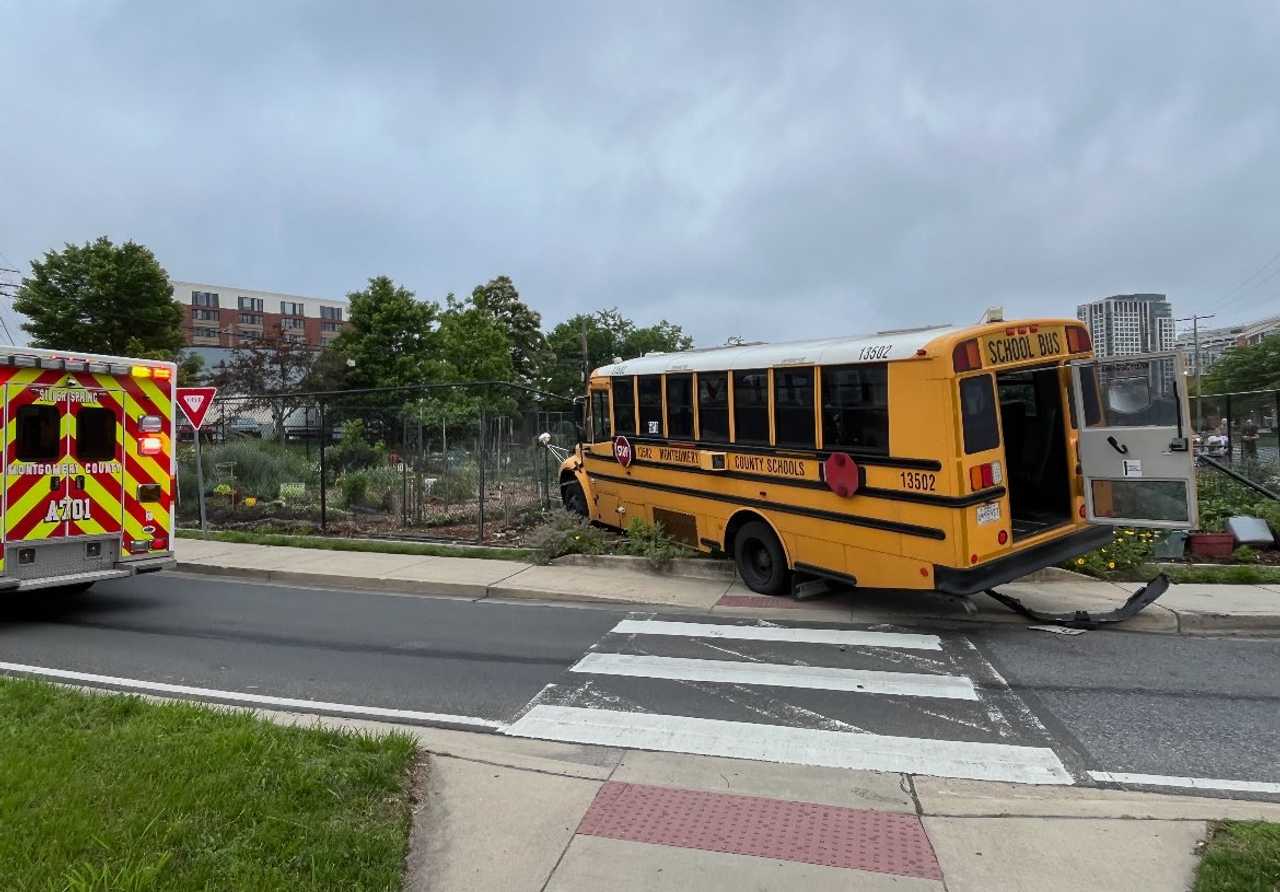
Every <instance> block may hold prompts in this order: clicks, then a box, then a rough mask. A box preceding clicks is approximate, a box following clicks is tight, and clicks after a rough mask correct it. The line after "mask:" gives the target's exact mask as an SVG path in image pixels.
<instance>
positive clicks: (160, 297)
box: [13, 236, 183, 359]
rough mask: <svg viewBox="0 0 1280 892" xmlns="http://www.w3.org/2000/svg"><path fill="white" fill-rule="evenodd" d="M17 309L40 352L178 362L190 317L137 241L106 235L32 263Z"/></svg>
mask: <svg viewBox="0 0 1280 892" xmlns="http://www.w3.org/2000/svg"><path fill="white" fill-rule="evenodd" d="M13 308H14V309H15V310H16V311H17V312H19V313H21V314H22V315H24V316H26V317H27V321H26V322H24V323H23V325H22V328H23V330H24V331H26V332H27V333H28V334H30V335H31V345H32V346H33V347H47V348H50V349H53V350H75V351H78V352H84V353H104V354H108V355H117V356H138V357H142V356H144V355H146V356H150V357H163V358H164V359H173V358H175V357H176V356H177V354H178V351H179V350H180V349H181V347H182V342H183V338H182V323H183V312H182V308H181V307H179V306H178V304H177V303H175V302H174V300H173V286H172V285H170V284H169V275H168V273H166V272H165V271H164V268H163V267H162V266H160V263H159V261H157V260H156V257H155V255H154V254H152V253H151V251H150V250H148V249H147V248H145V247H143V246H142V245H139V244H137V243H136V242H125V243H124V244H123V245H114V244H112V243H111V240H110V239H108V238H107V237H106V236H103V237H101V238H99V239H98V240H97V241H94V242H85V243H84V244H83V245H71V244H68V245H67V246H66V247H65V248H64V249H63V250H61V251H48V252H46V253H45V255H44V259H43V260H33V261H32V262H31V275H30V276H27V277H26V278H24V279H23V280H22V286H21V287H20V288H19V289H18V295H17V297H16V298H15V299H14V302H13Z"/></svg>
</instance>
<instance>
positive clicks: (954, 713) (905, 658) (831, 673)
mask: <svg viewBox="0 0 1280 892" xmlns="http://www.w3.org/2000/svg"><path fill="white" fill-rule="evenodd" d="M975 679H976V680H978V681H979V682H980V683H975ZM503 733H506V734H509V735H512V736H516V737H531V738H539V739H543V740H555V741H564V742H573V743H584V744H596V745H601V746H618V747H630V748H635V749H647V750H659V751H667V752H680V753H692V754H700V755H710V756H726V757H731V758H740V759H757V760H762V761H769V762H782V763H792V764H801V765H815V766H827V767H837V768H851V769H860V770H868V771H887V772H910V773H916V774H931V775H936V776H940V777H955V778H971V779H977V780H997V781H1008V782H1016V783H1027V784H1071V783H1073V782H1074V780H1073V778H1072V775H1071V774H1070V773H1069V772H1068V771H1067V769H1066V767H1065V766H1064V765H1063V763H1062V761H1061V760H1060V759H1059V758H1058V756H1057V754H1056V753H1055V752H1054V750H1053V749H1052V748H1051V747H1049V746H1047V745H1046V744H1047V742H1048V735H1047V733H1045V732H1044V728H1043V726H1042V725H1040V724H1039V722H1038V720H1037V719H1035V717H1034V714H1032V713H1031V712H1030V710H1029V709H1027V708H1026V705H1025V704H1023V703H1022V702H1021V701H1020V700H1019V699H1018V698H1017V697H1016V695H1014V694H1013V692H1012V691H1010V690H1009V689H1008V686H1007V685H1006V684H1005V683H1004V681H1003V679H1002V678H1001V677H1000V675H999V673H998V672H996V671H995V669H994V667H992V666H991V665H990V663H988V662H987V661H986V660H985V659H983V658H982V657H981V655H980V654H979V653H978V651H977V650H976V648H974V647H973V645H972V644H970V643H969V642H968V641H967V640H966V639H964V638H963V637H961V636H959V635H955V636H949V637H948V638H946V639H945V640H944V638H943V637H941V636H938V635H924V634H914V633H906V632H895V631H892V630H885V631H881V630H877V629H836V628H821V627H813V626H808V627H806V626H800V625H796V626H781V625H778V624H775V623H765V622H757V623H736V624H735V623H717V622H685V621H675V620H662V619H655V618H641V617H636V618H631V619H626V620H623V621H622V622H619V623H618V624H617V625H616V626H614V628H613V629H611V630H610V632H609V633H608V634H606V635H605V637H604V638H602V639H601V640H600V641H599V642H597V644H596V645H595V646H594V647H592V648H591V650H590V651H589V652H587V653H586V654H584V655H583V656H582V657H581V658H580V659H579V660H578V661H577V662H576V663H574V664H573V665H572V666H571V667H570V668H569V671H568V672H566V673H565V676H564V679H563V682H561V683H556V684H552V685H548V686H547V688H546V689H544V690H543V692H542V693H541V694H539V696H538V697H536V698H534V700H533V701H531V702H530V703H529V704H528V705H527V706H526V708H525V710H524V712H523V714H521V715H520V716H518V717H517V718H516V720H515V721H514V722H513V723H512V724H511V725H509V726H508V727H507V728H506V729H504V732H503Z"/></svg>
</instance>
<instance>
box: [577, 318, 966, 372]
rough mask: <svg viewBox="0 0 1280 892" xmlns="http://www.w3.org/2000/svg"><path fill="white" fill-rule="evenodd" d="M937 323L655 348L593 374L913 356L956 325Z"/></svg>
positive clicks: (835, 362)
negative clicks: (849, 333)
mask: <svg viewBox="0 0 1280 892" xmlns="http://www.w3.org/2000/svg"><path fill="white" fill-rule="evenodd" d="M958 330H959V329H957V328H956V327H955V326H951V325H939V326H931V327H929V328H912V329H905V330H899V331H881V332H876V333H875V334H870V335H857V336H854V337H843V338H822V339H819V340H812V341H786V342H783V343H778V344H743V345H742V346H740V347H733V346H730V347H710V348H701V349H695V350H684V351H681V352H679V353H651V354H649V355H647V356H640V357H637V358H635V359H628V360H625V361H623V362H615V363H612V364H610V365H605V366H601V367H600V368H598V369H596V370H595V371H594V372H593V373H592V376H593V377H595V376H610V377H612V376H616V375H660V374H662V373H664V372H719V371H726V370H728V371H732V370H736V369H764V368H770V367H775V366H788V365H848V364H850V363H859V362H885V361H892V360H896V359H912V358H914V357H915V355H916V351H917V350H919V349H920V348H921V347H923V346H925V345H926V344H928V343H929V342H930V341H932V340H933V339H934V338H937V337H940V336H941V335H945V334H947V333H948V332H952V331H958Z"/></svg>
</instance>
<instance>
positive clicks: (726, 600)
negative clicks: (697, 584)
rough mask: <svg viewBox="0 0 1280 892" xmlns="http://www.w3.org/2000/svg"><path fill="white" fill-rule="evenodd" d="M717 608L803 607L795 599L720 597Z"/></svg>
mask: <svg viewBox="0 0 1280 892" xmlns="http://www.w3.org/2000/svg"><path fill="white" fill-rule="evenodd" d="M715 606H717V607H782V608H787V607H803V606H804V604H803V602H801V601H797V600H796V599H795V598H772V597H770V596H768V595H721V596H720V600H719V601H716V604H715Z"/></svg>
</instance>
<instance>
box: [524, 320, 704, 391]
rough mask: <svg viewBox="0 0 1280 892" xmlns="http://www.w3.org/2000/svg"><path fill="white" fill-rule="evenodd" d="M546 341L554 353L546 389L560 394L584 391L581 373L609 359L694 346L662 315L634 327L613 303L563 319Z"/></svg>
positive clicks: (626, 357)
mask: <svg viewBox="0 0 1280 892" xmlns="http://www.w3.org/2000/svg"><path fill="white" fill-rule="evenodd" d="M584 339H585V340H586V345H587V360H586V367H585V369H584V366H583V358H582V342H583V340H584ZM547 344H548V346H549V347H550V349H551V352H552V354H553V356H554V360H553V363H552V366H551V373H550V376H549V378H550V380H549V383H548V386H547V389H548V390H550V391H551V392H552V393H557V394H560V395H562V396H578V395H580V394H581V393H582V392H583V383H584V374H586V373H588V372H590V371H591V370H592V369H595V368H598V367H599V366H602V365H606V364H608V363H610V362H612V361H613V360H614V358H615V357H617V358H621V359H632V358H634V357H636V356H643V355H644V354H645V353H652V352H654V351H661V352H665V353H671V352H675V351H679V350H688V349H689V348H690V347H692V346H693V338H691V337H690V336H689V335H687V334H685V333H684V331H683V330H682V329H681V328H680V326H678V325H676V324H674V323H672V322H668V321H667V320H665V319H663V320H662V321H660V322H658V323H657V324H656V325H650V326H646V327H637V326H636V324H635V323H634V322H632V321H631V320H630V319H628V318H626V317H625V316H623V315H622V313H620V312H619V311H618V310H617V308H616V307H615V308H613V309H608V310H597V311H596V312H594V313H582V314H579V315H577V316H573V317H571V318H569V319H566V320H565V321H564V322H561V323H560V324H559V325H557V326H556V327H555V328H553V329H552V330H551V333H550V334H548V335H547Z"/></svg>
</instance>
